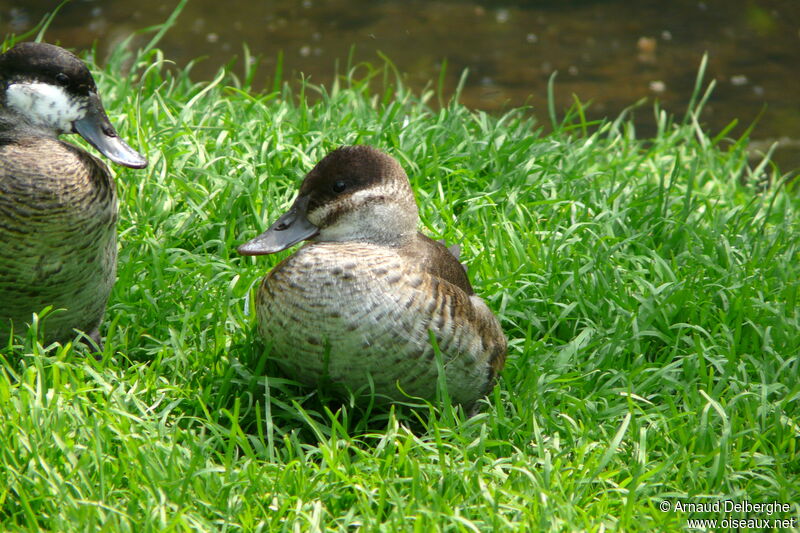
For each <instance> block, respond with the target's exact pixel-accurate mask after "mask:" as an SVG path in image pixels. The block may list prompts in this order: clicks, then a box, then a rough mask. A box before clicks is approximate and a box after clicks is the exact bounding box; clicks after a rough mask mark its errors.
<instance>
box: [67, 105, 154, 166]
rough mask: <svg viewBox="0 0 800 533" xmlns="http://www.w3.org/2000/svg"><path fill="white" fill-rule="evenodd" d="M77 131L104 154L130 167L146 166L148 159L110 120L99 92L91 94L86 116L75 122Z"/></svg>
mask: <svg viewBox="0 0 800 533" xmlns="http://www.w3.org/2000/svg"><path fill="white" fill-rule="evenodd" d="M72 126H73V128H74V129H75V132H76V133H78V134H79V135H80V136H81V137H83V138H84V139H86V142H88V143H89V144H91V145H92V146H94V147H95V148H97V150H98V151H100V153H102V154H103V155H104V156H106V157H107V158H109V159H110V160H112V161H113V162H115V163H117V164H118V165H123V166H126V167H130V168H144V167H146V166H147V159H145V158H144V156H142V155H141V154H140V153H139V152H137V151H136V150H134V149H133V148H131V147H130V146H128V144H127V143H126V142H125V141H123V140H122V139H121V138H120V136H119V135H118V134H117V131H116V130H115V129H114V126H112V125H111V121H110V120H108V116H107V115H106V112H105V110H104V109H103V104H102V102H100V97H99V96H97V93H94V92H92V93H90V94H89V108H88V109H87V111H86V116H84V117H83V118H82V119H79V120H76V121H75V122H74V123H73V125H72Z"/></svg>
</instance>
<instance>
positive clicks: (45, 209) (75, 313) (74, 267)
mask: <svg viewBox="0 0 800 533" xmlns="http://www.w3.org/2000/svg"><path fill="white" fill-rule="evenodd" d="M73 133H75V134H78V135H80V136H81V137H83V139H85V140H86V141H87V142H88V143H89V144H90V145H91V146H93V147H94V148H95V149H97V150H98V151H99V152H100V153H101V154H103V155H104V156H105V157H107V158H108V159H110V160H111V161H113V162H115V163H117V164H119V165H122V166H125V167H130V168H134V169H141V168H145V167H146V166H147V159H146V158H145V157H144V156H143V155H141V154H140V153H139V152H137V151H135V150H134V149H133V148H131V147H130V146H129V145H128V144H127V143H126V142H125V141H124V140H123V139H122V138H120V136H119V135H118V134H117V132H116V130H115V129H114V127H113V126H112V124H111V122H110V120H109V118H108V116H107V114H106V112H105V109H104V107H103V103H102V101H101V100H100V96H99V95H98V92H97V86H96V84H95V81H94V78H93V77H92V74H91V73H90V72H89V69H88V67H87V66H86V64H85V63H84V62H83V61H82V60H81V59H79V58H78V57H77V56H76V55H75V54H73V53H72V52H70V51H68V50H65V49H64V48H61V47H59V46H55V45H51V44H47V43H37V42H25V43H19V44H17V45H15V46H14V47H12V48H10V49H9V50H7V51H6V52H4V53H3V54H0V230H1V231H2V238H1V239H0V340H2V341H3V342H6V341H7V340H8V339H9V336H10V335H11V334H12V333H14V334H19V333H23V332H25V331H27V329H28V325H30V324H31V323H32V316H33V314H34V313H42V311H44V310H45V309H47V308H48V307H49V308H51V311H50V313H49V315H48V316H47V318H46V319H44V320H43V322H42V323H41V324H40V326H39V327H40V329H41V330H42V333H41V335H42V338H43V339H44V341H46V342H51V341H56V342H65V341H67V340H69V339H74V338H76V336H77V337H79V338H81V339H85V336H88V338H89V339H91V340H92V341H93V342H94V343H95V344H96V345H97V346H98V347H102V342H101V341H102V338H101V335H100V329H99V328H100V324H101V321H102V319H103V315H104V313H105V308H106V303H107V301H108V298H109V294H110V293H111V288H112V286H113V285H114V281H115V278H116V262H117V242H116V224H117V217H118V214H117V195H116V186H115V182H114V179H113V177H112V176H111V173H110V171H109V169H108V167H107V166H106V165H105V164H104V163H103V162H102V161H101V160H100V159H98V158H97V157H95V156H93V155H91V154H90V153H88V152H87V151H86V150H83V149H82V148H79V147H78V146H75V145H73V144H70V143H67V142H64V141H61V140H60V139H59V136H60V135H64V134H73ZM76 332H80V333H83V334H84V335H85V336H81V335H79V334H78V333H76Z"/></svg>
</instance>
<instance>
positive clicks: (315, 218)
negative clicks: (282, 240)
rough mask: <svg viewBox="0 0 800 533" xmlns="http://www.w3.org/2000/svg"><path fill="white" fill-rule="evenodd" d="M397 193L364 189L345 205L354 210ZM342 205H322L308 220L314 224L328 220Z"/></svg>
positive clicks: (386, 190)
mask: <svg viewBox="0 0 800 533" xmlns="http://www.w3.org/2000/svg"><path fill="white" fill-rule="evenodd" d="M396 194H397V193H396V192H395V191H394V190H390V189H388V188H386V187H379V188H375V187H372V188H369V189H362V190H360V191H356V192H354V193H353V194H351V195H349V196H347V197H345V198H344V202H343V203H344V205H347V206H348V210H352V209H354V208H356V207H357V206H358V205H362V204H365V203H369V202H370V201H372V200H374V199H376V198H378V197H380V196H387V197H391V196H394V195H396ZM341 205H342V204H341V203H339V202H337V201H336V200H334V201H332V202H330V203H327V204H324V205H321V206H320V207H318V208H316V209H315V210H314V211H312V212H311V213H309V214H308V220H309V221H310V222H311V223H312V224H317V223H319V222H321V221H323V220H325V219H326V218H328V216H329V215H330V214H331V213H332V212H333V211H336V210H337V209H339V208H340V207H341Z"/></svg>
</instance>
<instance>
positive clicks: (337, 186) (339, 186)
mask: <svg viewBox="0 0 800 533" xmlns="http://www.w3.org/2000/svg"><path fill="white" fill-rule="evenodd" d="M346 188H347V182H346V181H344V180H336V181H335V182H334V183H333V192H336V193H339V192H344V190H345V189H346Z"/></svg>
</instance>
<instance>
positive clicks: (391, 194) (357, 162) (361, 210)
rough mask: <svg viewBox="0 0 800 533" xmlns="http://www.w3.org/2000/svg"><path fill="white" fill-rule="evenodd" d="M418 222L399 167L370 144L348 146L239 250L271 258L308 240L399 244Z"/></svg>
mask: <svg viewBox="0 0 800 533" xmlns="http://www.w3.org/2000/svg"><path fill="white" fill-rule="evenodd" d="M418 220H419V215H418V213H417V203H416V202H415V201H414V193H413V192H412V191H411V186H410V184H409V182H408V176H406V173H405V172H404V171H403V168H402V167H401V166H400V164H399V163H398V162H397V161H396V160H395V159H394V158H392V157H390V156H388V155H386V154H384V153H383V152H381V151H380V150H376V149H375V148H371V147H369V146H345V147H342V148H339V149H337V150H335V151H333V152H331V153H330V154H328V155H327V156H325V158H324V159H322V161H320V162H319V163H318V164H317V166H315V167H314V168H313V169H312V170H311V172H309V173H308V174H307V175H306V177H305V179H304V180H303V183H302V185H301V186H300V191H299V192H298V195H297V198H296V199H295V201H294V203H293V204H292V206H291V207H290V208H289V210H288V211H287V212H286V213H284V214H283V215H281V216H280V217H279V218H278V220H276V221H275V222H274V223H273V224H272V226H270V227H269V229H267V231H265V232H264V233H262V234H261V235H259V236H258V237H256V238H255V239H253V240H251V241H248V242H246V243H244V244H242V245H241V246H239V248H238V249H237V251H238V252H239V253H240V254H242V255H264V254H272V253H276V252H280V251H281V250H285V249H286V248H288V247H290V246H292V245H293V244H296V243H298V242H300V241H304V240H313V241H315V242H335V241H340V242H341V241H360V242H368V243H373V244H380V245H385V246H400V245H402V244H403V243H404V242H407V240H409V239H413V238H414V236H415V235H416V232H417V222H418Z"/></svg>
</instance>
